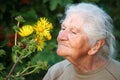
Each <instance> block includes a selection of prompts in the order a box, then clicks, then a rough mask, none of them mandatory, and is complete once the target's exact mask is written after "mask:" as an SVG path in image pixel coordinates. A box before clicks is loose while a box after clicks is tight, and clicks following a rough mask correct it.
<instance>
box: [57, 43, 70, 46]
mask: <svg viewBox="0 0 120 80" xmlns="http://www.w3.org/2000/svg"><path fill="white" fill-rule="evenodd" d="M59 45H62V46H66V47H68V46H67V45H65V44H61V43H60V44H58V46H59Z"/></svg>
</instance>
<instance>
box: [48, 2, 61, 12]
mask: <svg viewBox="0 0 120 80" xmlns="http://www.w3.org/2000/svg"><path fill="white" fill-rule="evenodd" d="M60 3H61V0H51V1H50V10H51V11H53V10H55V9H56V8H57V5H58V4H60Z"/></svg>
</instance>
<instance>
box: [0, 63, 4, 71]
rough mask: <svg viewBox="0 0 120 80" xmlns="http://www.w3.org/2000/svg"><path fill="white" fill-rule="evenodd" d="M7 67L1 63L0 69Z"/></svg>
mask: <svg viewBox="0 0 120 80" xmlns="http://www.w3.org/2000/svg"><path fill="white" fill-rule="evenodd" d="M3 69H5V67H4V66H3V64H1V63H0V71H1V70H3Z"/></svg>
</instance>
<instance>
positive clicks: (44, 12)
mask: <svg viewBox="0 0 120 80" xmlns="http://www.w3.org/2000/svg"><path fill="white" fill-rule="evenodd" d="M78 2H92V3H95V4H97V5H99V6H100V7H102V8H103V9H104V10H105V11H106V12H107V13H108V14H109V15H110V16H111V17H112V19H113V21H114V27H115V28H114V34H115V37H116V41H117V45H116V50H117V52H116V55H115V58H116V59H117V60H120V49H119V48H120V27H119V24H120V0H10V1H9V0H0V80H4V79H5V77H6V75H7V74H8V73H9V70H10V69H11V67H12V65H13V64H14V63H15V62H16V58H17V56H16V55H14V54H11V52H12V48H11V47H12V46H13V45H14V37H15V35H14V30H17V29H16V26H15V27H14V30H13V27H12V26H14V24H15V23H16V21H15V20H14V18H15V17H16V16H18V15H22V16H23V17H24V19H25V20H26V21H25V22H24V23H25V24H33V23H34V22H36V20H37V18H38V17H42V16H44V17H48V18H49V20H51V22H53V23H54V30H53V32H52V35H53V38H52V40H51V41H49V42H48V43H46V46H45V49H44V50H43V51H42V52H34V53H32V54H31V55H29V56H28V57H27V59H23V60H22V61H20V64H18V65H17V66H16V69H15V70H14V72H13V73H14V74H15V72H18V71H19V72H18V73H17V78H16V80H39V79H40V80H42V78H43V76H44V75H45V73H46V71H47V69H48V68H49V67H50V66H52V65H53V64H55V63H56V62H58V61H61V60H62V59H63V58H61V57H59V56H58V55H57V54H56V48H57V42H56V38H57V34H58V31H59V29H60V28H59V27H60V24H59V18H61V17H63V15H64V9H65V6H66V5H67V4H71V3H78ZM20 26H22V24H21V25H20ZM15 48H17V49H19V48H20V47H19V46H15V47H14V48H13V49H15ZM13 51H14V50H13ZM22 52H23V53H25V52H26V51H24V50H23V51H22ZM35 54H36V55H35ZM19 55H21V53H20V54H19ZM22 55H25V54H22ZM22 63H25V64H24V65H23V64H22ZM41 64H45V65H44V66H42V67H38V66H40V65H41ZM35 65H36V66H35ZM33 68H34V69H33ZM20 69H21V70H20ZM32 69H33V70H34V71H35V73H32V75H31V74H29V72H30V73H31V72H32ZM39 69H41V70H39ZM24 70H25V71H24ZM21 73H24V74H26V73H27V74H29V75H30V76H27V75H26V76H23V77H18V75H20V74H21ZM12 76H13V75H12ZM10 80H15V77H11V79H10Z"/></svg>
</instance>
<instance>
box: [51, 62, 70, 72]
mask: <svg viewBox="0 0 120 80" xmlns="http://www.w3.org/2000/svg"><path fill="white" fill-rule="evenodd" d="M69 64H70V62H69V61H68V60H63V61H60V62H58V63H56V64H54V65H53V66H52V67H51V68H50V70H53V71H58V70H60V71H62V70H64V69H65V68H66V67H67V66H68V65H69Z"/></svg>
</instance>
